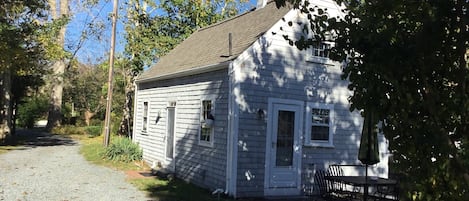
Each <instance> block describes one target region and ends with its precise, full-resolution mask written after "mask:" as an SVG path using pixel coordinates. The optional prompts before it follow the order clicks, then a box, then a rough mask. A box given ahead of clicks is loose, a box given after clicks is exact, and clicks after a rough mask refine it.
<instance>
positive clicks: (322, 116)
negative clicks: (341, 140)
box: [311, 108, 330, 141]
mask: <svg viewBox="0 0 469 201" xmlns="http://www.w3.org/2000/svg"><path fill="white" fill-rule="evenodd" d="M311 117H312V119H311V140H321V141H329V129H330V128H329V123H330V110H328V109H319V108H312V109H311Z"/></svg>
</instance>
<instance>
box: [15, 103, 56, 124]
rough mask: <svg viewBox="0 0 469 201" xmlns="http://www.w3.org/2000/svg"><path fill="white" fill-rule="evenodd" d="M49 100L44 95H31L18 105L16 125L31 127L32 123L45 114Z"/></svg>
mask: <svg viewBox="0 0 469 201" xmlns="http://www.w3.org/2000/svg"><path fill="white" fill-rule="evenodd" d="M48 107H49V102H48V100H47V98H45V97H33V98H30V99H28V100H26V101H25V102H24V103H21V104H20V105H19V106H18V115H17V120H18V126H20V127H24V128H33V127H34V123H35V122H36V121H37V120H39V119H40V118H43V117H45V116H46V115H47V111H48Z"/></svg>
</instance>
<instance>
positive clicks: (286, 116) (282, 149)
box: [275, 111, 295, 166]
mask: <svg viewBox="0 0 469 201" xmlns="http://www.w3.org/2000/svg"><path fill="white" fill-rule="evenodd" d="M294 132H295V112H291V111H279V112H278V128H277V147H276V148H277V153H276V161H275V165H276V166H291V165H292V164H293V137H294V134H295V133H294Z"/></svg>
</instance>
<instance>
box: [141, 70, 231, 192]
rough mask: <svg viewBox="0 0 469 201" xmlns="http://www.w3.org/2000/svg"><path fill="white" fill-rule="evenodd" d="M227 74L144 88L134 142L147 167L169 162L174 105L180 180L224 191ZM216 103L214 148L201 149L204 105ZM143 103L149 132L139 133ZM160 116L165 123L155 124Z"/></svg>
mask: <svg viewBox="0 0 469 201" xmlns="http://www.w3.org/2000/svg"><path fill="white" fill-rule="evenodd" d="M227 81H228V77H227V70H226V69H225V70H218V71H215V72H210V73H204V74H198V75H192V76H187V77H182V78H176V79H170V80H161V81H154V82H149V83H141V84H140V85H139V87H138V88H139V91H138V92H137V97H138V98H137V100H136V101H137V102H136V106H137V107H136V112H135V114H136V119H135V126H136V129H137V130H136V136H135V141H136V142H138V143H139V144H140V146H141V147H142V148H143V157H144V160H145V161H146V162H147V163H150V164H151V163H153V161H160V162H162V161H164V160H165V156H164V153H165V143H164V136H165V135H166V120H167V119H166V107H167V104H168V102H169V101H176V124H175V126H176V128H175V137H176V146H175V169H176V175H177V176H178V177H180V178H182V179H184V180H186V181H190V182H192V183H195V184H197V185H200V186H203V187H207V188H210V189H214V188H224V186H225V175H226V174H225V172H226V136H227V128H226V125H227V124H228V122H227V117H228V100H227V98H228V83H227ZM204 98H213V99H214V100H215V114H214V116H215V119H216V120H215V125H214V129H215V130H214V143H213V147H207V146H201V145H199V138H198V135H199V126H200V105H201V100H203V99H204ZM143 102H148V103H149V111H148V112H149V113H148V114H149V118H148V121H149V125H148V132H147V133H142V132H141V125H142V119H143V118H142V113H143ZM158 112H160V115H161V119H160V120H159V121H158V123H155V122H156V117H157V115H158Z"/></svg>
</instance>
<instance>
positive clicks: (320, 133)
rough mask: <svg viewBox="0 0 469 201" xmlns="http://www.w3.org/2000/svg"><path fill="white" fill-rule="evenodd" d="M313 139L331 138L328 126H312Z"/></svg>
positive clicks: (326, 139) (325, 139)
mask: <svg viewBox="0 0 469 201" xmlns="http://www.w3.org/2000/svg"><path fill="white" fill-rule="evenodd" d="M311 140H324V141H328V140H329V127H328V126H311Z"/></svg>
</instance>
